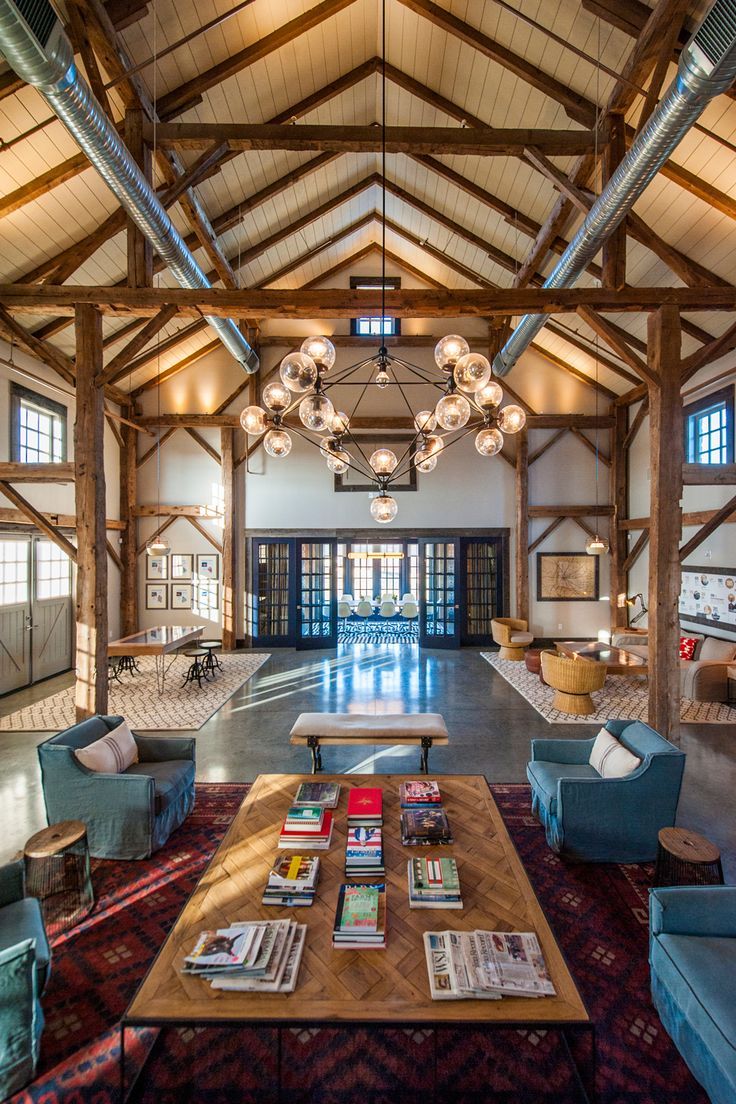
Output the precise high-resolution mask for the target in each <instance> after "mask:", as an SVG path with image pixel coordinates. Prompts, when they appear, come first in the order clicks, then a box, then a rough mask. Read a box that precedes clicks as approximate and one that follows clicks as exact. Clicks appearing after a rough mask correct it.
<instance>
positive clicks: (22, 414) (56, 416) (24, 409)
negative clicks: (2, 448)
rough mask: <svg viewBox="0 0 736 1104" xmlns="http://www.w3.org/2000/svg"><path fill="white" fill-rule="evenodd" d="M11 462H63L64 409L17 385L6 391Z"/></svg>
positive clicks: (64, 444)
mask: <svg viewBox="0 0 736 1104" xmlns="http://www.w3.org/2000/svg"><path fill="white" fill-rule="evenodd" d="M10 410H11V424H10V440H11V459H12V460H13V461H14V462H15V463H21V464H36V463H60V462H63V461H64V460H65V459H66V427H67V408H66V407H65V406H63V405H62V404H61V403H57V402H54V401H53V400H52V399H48V398H46V396H45V395H39V394H37V393H36V392H35V391H30V390H29V389H28V388H27V387H21V386H20V385H19V384H15V383H14V384H11V390H10Z"/></svg>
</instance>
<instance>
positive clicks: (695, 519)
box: [620, 509, 736, 532]
mask: <svg viewBox="0 0 736 1104" xmlns="http://www.w3.org/2000/svg"><path fill="white" fill-rule="evenodd" d="M717 513H718V511H717V510H692V511H690V512H689V513H687V514H683V515H682V525H683V528H688V527H690V526H693V525H705V523H706V522H708V521H710V520H711V518H713V517H715V515H716V514H717ZM651 520H652V519H651V518H649V517H636V518H627V519H626V520H625V521H623V522H622V523H621V525H620V528H621V529H624V530H625V531H627V532H629V531H632V530H633V531H634V532H637V531H638V530H639V529H648V528H649V526H650V525H651ZM729 522H734V523H736V509H734V510H733V511H732V512H731V514H730V515H729V516H728V517H725V518H723V519H722V521H721V524H722V525H725V524H727V523H729Z"/></svg>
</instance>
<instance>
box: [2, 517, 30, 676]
mask: <svg viewBox="0 0 736 1104" xmlns="http://www.w3.org/2000/svg"><path fill="white" fill-rule="evenodd" d="M30 565H31V542H30V540H29V539H28V538H27V537H26V538H24V539H22V540H12V539H10V538H5V537H2V538H0V694H7V693H9V691H11V690H17V689H18V688H19V687H21V686H27V685H28V684H29V682H30V681H31V624H32V617H31V571H30Z"/></svg>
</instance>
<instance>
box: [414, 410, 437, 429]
mask: <svg viewBox="0 0 736 1104" xmlns="http://www.w3.org/2000/svg"><path fill="white" fill-rule="evenodd" d="M414 426H415V428H416V431H417V433H432V431H433V430H435V429H436V428H437V419H436V418H435V416H434V411H433V410H420V411H419V413H418V414H417V416H416V418H415V419H414Z"/></svg>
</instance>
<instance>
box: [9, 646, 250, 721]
mask: <svg viewBox="0 0 736 1104" xmlns="http://www.w3.org/2000/svg"><path fill="white" fill-rule="evenodd" d="M217 658H218V659H219V661H220V663H221V664H222V666H223V667H224V671H218V672H217V677H216V678H214V679H210V680H209V681H208V682H203V683H202V687H201V689H200V688H199V686H197V683H196V682H195V683H189V684H188V685H187V686H186V687H182V682H183V681H184V677H185V675H186V672H187V669H188V665H189V664H190V663H191V660H189V659H187V658H186V657H185V656H176V657H175V660H174V664H173V666H172V668H171V670H168V672H167V675H166V682H165V685H164V693H163V694H159V692H158V687H157V684H156V668H155V663H154V659H153V657H152V656H140V657H139V658H138V664H139V666H140V673H137V672H136V674H134V675H130V674H127V673H125V672H121V674H120V679H121V682H122V685H121V683H119V682H116V680H115V679H113V680H112V682H111V683H110V687H109V700H108V710H107V711H108V714H110V715H113V716H114V715H115V714H119V715H120V716H123V717H125V720H126V721H127V722H128V725H129V726H130V728H133V729H139V730H140V731H143V732H147V731H152V730H153V731H155V730H157V729H163V730H169V729H197V728H201V727H202V725H203V724H204V722H205V721H206V720H207V719H208V718H209V717H211V716H212V714H213V713H215V712H217V710H218V709H219V708H220V707H221V706H222V705H224V703H225V702H226V701H227V700H228V698H231V697H232V696H233V694H234V693H235V691H236V690H238V689H239V688H240V687H241V686H242V685H243V683H244V682H247V681H248V679H249V678H250V677H251V675H253V674H255V672H256V671H257V670H258V668H259V667H261V666H262V665H263V664H264V663H265V662H266V660H267V659H269V658H270V657H269V656H268V654H264V653H262V652H261V653H254V652H230V653H225V654H224V655H220V654H218V656H217ZM166 662H167V663H168V662H169V659H168V657H167V660H166ZM74 719H75V712H74V687H73V686H69V687H67V689H66V690H60V691H59V692H58V693H57V694H52V695H50V697H48V698H43V699H42V700H41V701H38V702H34V703H33V704H32V705H27V706H24V707H23V709H18V710H16V712H15V713H10V714H9V715H8V716H7V717H2V718H0V731H6V732H53V731H60V730H62V729H64V728H68V727H69V726H70V725H73V724H74Z"/></svg>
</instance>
